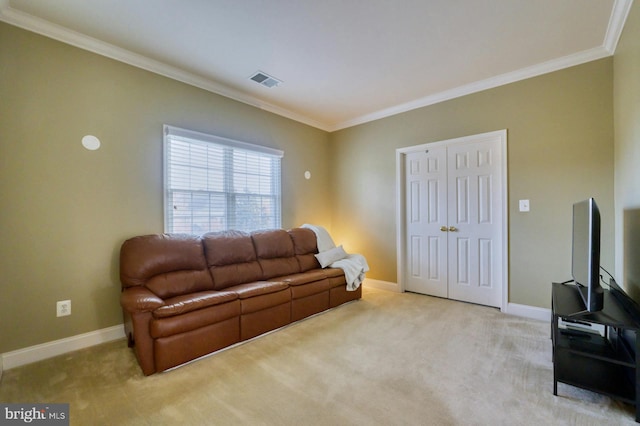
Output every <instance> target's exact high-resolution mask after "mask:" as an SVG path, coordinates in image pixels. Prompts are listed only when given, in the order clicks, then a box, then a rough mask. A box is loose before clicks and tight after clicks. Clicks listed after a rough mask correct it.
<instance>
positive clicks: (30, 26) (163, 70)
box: [0, 0, 633, 132]
mask: <svg viewBox="0 0 640 426" xmlns="http://www.w3.org/2000/svg"><path fill="white" fill-rule="evenodd" d="M632 3H633V0H614V5H613V9H612V12H611V17H610V19H609V25H608V27H607V33H606V35H605V38H604V41H603V44H602V46H600V47H597V48H593V49H589V50H585V51H583V52H578V53H576V54H573V55H569V56H565V57H563V58H558V59H554V60H551V61H547V62H544V63H541V64H537V65H533V66H531V67H526V68H523V69H520V70H517V71H514V72H510V73H506V74H502V75H499V76H496V77H491V78H488V79H485V80H481V81H477V82H473V83H470V84H466V85H463V86H459V87H456V88H453V89H450V90H445V91H442V92H439V93H435V94H432V95H429V96H425V97H423V98H420V99H416V100H413V101H410V102H406V103H403V104H400V105H396V106H393V107H390V108H385V109H382V110H379V111H376V112H373V113H370V114H366V115H362V116H360V117H356V118H353V119H351V120H346V121H343V122H338V123H326V122H321V121H318V120H315V119H312V118H310V117H308V116H306V115H302V114H298V113H296V112H293V111H291V110H289V109H286V108H282V107H279V106H277V105H274V104H271V103H268V102H265V101H263V100H261V99H259V98H256V97H253V96H250V95H247V94H246V93H243V92H240V91H238V90H234V89H232V88H230V87H228V86H225V85H223V84H220V83H218V82H216V81H214V80H212V79H208V78H204V77H202V76H199V75H196V74H194V73H191V72H188V71H185V70H182V69H180V68H178V67H174V66H171V65H168V64H165V63H163V62H160V61H156V60H154V59H151V58H148V57H146V56H143V55H140V54H137V53H133V52H131V51H129V50H126V49H122V48H120V47H117V46H114V45H112V44H109V43H105V42H103V41H100V40H98V39H95V38H93V37H89V36H86V35H84V34H81V33H78V32H75V31H72V30H69V29H68V28H65V27H62V26H60V25H57V24H54V23H52V22H49V21H46V20H44V19H40V18H38V17H35V16H33V15H30V14H27V13H24V12H21V11H19V10H16V9H13V8H11V5H10V4H9V0H0V21H4V22H6V23H8V24H11V25H14V26H17V27H20V28H23V29H25V30H28V31H32V32H35V33H37V34H40V35H43V36H45V37H49V38H52V39H54V40H58V41H61V42H63V43H66V44H70V45H72V46H75V47H78V48H80V49H84V50H88V51H90V52H93V53H96V54H98V55H102V56H106V57H108V58H111V59H114V60H117V61H120V62H124V63H126V64H129V65H132V66H134V67H137V68H141V69H144V70H146V71H150V72H153V73H155V74H159V75H162V76H164V77H168V78H171V79H173V80H177V81H180V82H183V83H186V84H189V85H191V86H195V87H198V88H200V89H203V90H206V91H209V92H212V93H216V94H218V95H221V96H224V97H226V98H229V99H233V100H236V101H238V102H242V103H245V104H248V105H251V106H253V107H256V108H259V109H262V110H265V111H268V112H271V113H274V114H277V115H279V116H282V117H285V118H289V119H291V120H294V121H297V122H300V123H303V124H307V125H309V126H311V127H315V128H318V129H320V130H324V131H327V132H334V131H337V130H342V129H346V128H348V127H353V126H357V125H360V124H364V123H368V122H370V121H375V120H379V119H381V118H386V117H390V116H393V115H396V114H400V113H403V112H407V111H411V110H414V109H418V108H422V107H426V106H429V105H434V104H437V103H440V102H444V101H447V100H451V99H454V98H458V97H461V96H466V95H470V94H472V93H476V92H480V91H483V90H487V89H492V88H495V87H498V86H502V85H505V84H509V83H514V82H516V81H520V80H524V79H527V78H532V77H536V76H539V75H543V74H547V73H550V72H554V71H558V70H561V69H564V68H569V67H572V66H575V65H580V64H583V63H586V62H590V61H594V60H597V59H601V58H604V57H607V56H611V55H613V54H614V53H615V49H616V47H617V44H618V41H619V39H620V36H621V34H622V30H623V28H624V24H625V22H626V19H627V16H628V15H629V11H630V10H631V5H632Z"/></svg>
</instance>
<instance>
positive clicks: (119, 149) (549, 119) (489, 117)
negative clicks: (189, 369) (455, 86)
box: [0, 7, 638, 353]
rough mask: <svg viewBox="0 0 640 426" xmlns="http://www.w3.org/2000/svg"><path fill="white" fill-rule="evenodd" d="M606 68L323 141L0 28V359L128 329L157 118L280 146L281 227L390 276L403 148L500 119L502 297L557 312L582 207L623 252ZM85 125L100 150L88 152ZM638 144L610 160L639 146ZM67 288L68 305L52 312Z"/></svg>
mask: <svg viewBox="0 0 640 426" xmlns="http://www.w3.org/2000/svg"><path fill="white" fill-rule="evenodd" d="M635 9H637V7H635ZM636 22H637V20H636ZM636 28H637V27H636ZM625 32H626V30H625ZM636 52H637V48H636ZM636 58H637V56H636ZM612 63H613V60H612V59H611V58H609V59H604V60H600V61H596V62H593V63H589V64H585V65H582V66H578V67H574V68H570V69H567V70H563V71H560V72H556V73H552V74H548V75H545V76H541V77H538V78H534V79H530V80H526V81H522V82H518V83H514V84H510V85H507V86H503V87H500V88H496V89H492V90H488V91H484V92H481V93H477V94H474V95H470V96H465V97H463V98H460V99H455V100H452V101H448V102H444V103H441V104H438V105H434V106H431V107H426V108H422V109H419V110H415V111H411V112H407V113H404V114H400V115H397V116H394V117H390V118H387V119H383V120H378V121H375V122H372V123H368V124H364V125H361V126H357V127H354V128H350V129H346V130H343V131H339V132H336V133H334V134H330V135H329V134H327V133H325V132H323V131H320V130H317V129H313V128H311V127H308V126H305V125H303V124H299V123H295V122H293V121H291V120H288V119H285V118H282V117H278V116H276V115H273V114H270V113H267V112H265V111H261V110H260V109H257V108H254V107H251V106H248V105H245V104H242V103H239V102H235V101H232V100H229V99H226V98H224V97H221V96H217V95H214V94H211V93H208V92H206V91H203V90H200V89H197V88H193V87H190V86H188V85H185V84H182V83H179V82H175V81H172V80H170V79H167V78H164V77H160V76H158V75H155V74H152V73H149V72H146V71H143V70H140V69H137V68H134V67H131V66H128V65H125V64H122V63H119V62H116V61H113V60H110V59H107V58H104V57H101V56H98V55H95V54H92V53H89V52H86V51H82V50H79V49H76V48H74V47H71V46H68V45H65V44H62V43H59V42H56V41H53V40H50V39H47V38H44V37H41V36H38V35H36V34H33V33H30V32H27V31H23V30H20V29H17V28H15V27H12V26H9V25H7V24H4V23H0V99H2V101H1V102H0V194H1V195H2V209H0V235H1V236H2V238H0V271H2V273H1V274H0V289H1V292H2V294H1V296H2V297H0V324H2V327H1V328H0V353H2V352H7V351H12V350H15V349H20V348H24V347H28V346H31V345H35V344H39V343H44V342H48V341H52V340H56V339H60V338H64V337H68V336H73V335H77V334H79V333H83V332H88V331H93V330H97V329H101V328H105V327H109V326H112V325H116V324H119V323H120V322H121V312H120V308H119V305H118V302H117V300H118V295H119V286H120V284H119V279H118V259H117V256H118V250H119V246H120V244H121V243H122V241H123V240H124V239H126V238H128V237H130V236H133V235H139V234H143V233H152V232H161V231H162V138H161V128H162V124H171V125H174V126H179V127H184V128H189V129H193V130H198V131H203V132H208V133H212V134H216V135H219V136H223V137H228V138H233V139H238V140H243V141H247V142H251V143H257V144H263V145H266V146H270V147H274V148H277V149H282V150H284V151H285V157H284V160H283V193H284V200H283V226H284V227H292V226H297V225H300V224H301V223H304V222H311V223H320V224H324V225H325V226H327V227H328V228H330V230H331V231H332V233H333V235H334V237H335V239H336V240H337V242H339V243H343V244H344V245H345V248H346V249H347V250H348V251H353V252H361V253H364V254H365V255H366V256H367V259H368V260H369V263H370V265H371V267H372V270H371V272H370V274H369V275H368V276H369V277H371V278H374V279H379V280H384V281H391V282H395V280H396V264H395V262H396V247H395V241H396V235H395V229H396V228H395V226H396V225H395V220H396V218H395V199H396V195H395V150H396V149H397V148H400V147H407V146H411V145H417V144H422V143H425V142H430V141H439V140H443V139H450V138H454V137H459V136H465V135H470V134H476V133H482V132H487V131H493V130H499V129H507V130H508V138H509V141H508V157H509V160H508V166H509V216H510V217H509V220H510V227H509V241H510V256H509V258H510V286H511V289H510V290H511V291H510V301H511V302H514V303H522V304H527V305H534V306H543V307H548V306H549V297H550V281H552V280H560V279H564V278H565V277H568V275H569V273H570V271H569V257H570V232H571V231H570V221H571V219H570V204H571V203H572V202H574V201H577V200H579V199H583V198H586V197H588V196H595V197H596V199H597V200H598V203H599V204H600V207H601V210H602V213H603V219H604V223H603V225H604V226H603V230H604V232H603V235H604V241H603V248H604V250H603V251H604V252H605V253H606V254H605V255H604V256H603V263H604V264H605V265H609V264H612V263H613V238H612V237H610V235H612V230H613V219H612V218H613V174H614V173H613V115H612V110H613V106H612V92H613V89H612V86H613V70H612V68H613V67H612ZM636 64H637V59H636ZM636 75H637V73H636ZM616 76H617V74H616ZM630 78H631V77H629V76H627V77H625V78H624V79H623V81H624V83H623V84H629V83H627V81H628V80H629V79H630ZM635 93H636V94H637V91H636V92H635ZM636 99H637V98H636ZM616 105H617V104H616ZM633 117H635V118H634V119H635V122H636V125H637V122H638V120H637V111H636V115H635V116H633ZM632 122H633V121H631V122H630V123H632ZM617 125H618V122H616V126H617ZM630 125H631V124H629V122H628V124H627V125H626V126H625V128H629V126H630ZM616 131H618V127H616ZM636 133H637V132H636ZM85 134H94V135H96V136H98V137H100V139H101V140H102V143H103V146H102V148H101V149H100V150H98V151H96V152H90V151H87V150H85V149H84V148H82V146H81V144H80V139H81V137H82V136H83V135H85ZM636 136H637V135H636ZM633 140H635V142H634V144H635V145H633V144H632V145H631V147H627V148H625V149H624V150H623V153H622V154H620V151H618V152H617V155H618V158H619V157H621V156H622V157H625V156H626V155H629V154H633V153H635V154H637V137H636V138H635V139H633ZM633 146H635V151H633ZM625 158H626V157H625ZM634 158H635V159H638V155H635V157H634ZM305 170H310V171H311V172H312V175H313V177H312V179H311V180H310V181H306V180H305V179H304V178H303V173H304V171H305ZM625 170H627V172H626V175H628V174H631V173H632V170H633V167H631V166H627V168H626V169H625ZM635 173H637V171H636V172H635ZM626 175H625V176H626ZM626 179H627V180H629V181H633V180H634V179H636V180H637V175H635V176H628V177H627V178H626ZM616 188H618V186H616ZM520 198H527V199H530V200H531V208H532V210H531V212H530V213H527V214H523V213H519V212H517V202H518V199H520ZM636 201H637V200H636ZM62 299H71V300H72V304H73V306H72V309H73V315H71V316H70V317H65V318H55V302H56V301H57V300H62Z"/></svg>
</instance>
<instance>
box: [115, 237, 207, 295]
mask: <svg viewBox="0 0 640 426" xmlns="http://www.w3.org/2000/svg"><path fill="white" fill-rule="evenodd" d="M120 281H121V282H122V286H123V287H133V286H145V287H147V288H148V289H149V290H151V291H152V292H153V293H155V294H156V295H158V296H159V297H161V298H163V299H166V298H169V297H175V296H179V295H182V294H188V293H194V292H198V291H207V290H213V281H212V280H211V276H210V275H209V271H208V270H207V264H206V262H205V257H204V250H203V246H202V240H201V239H200V237H198V236H194V235H185V234H155V235H143V236H139V237H134V238H131V239H128V240H127V241H125V242H124V243H123V244H122V247H121V248H120Z"/></svg>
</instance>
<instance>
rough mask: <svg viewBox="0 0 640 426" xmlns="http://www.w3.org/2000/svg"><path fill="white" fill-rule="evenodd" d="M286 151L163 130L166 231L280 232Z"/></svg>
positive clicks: (168, 129) (165, 127)
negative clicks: (281, 176) (283, 159)
mask: <svg viewBox="0 0 640 426" xmlns="http://www.w3.org/2000/svg"><path fill="white" fill-rule="evenodd" d="M282 156H283V153H282V151H279V150H275V149H271V148H267V147H263V146H259V145H252V144H247V143H244V142H240V141H234V140H231V139H226V138H221V137H217V136H213V135H207V134H204V133H199V132H194V131H190V130H185V129H179V128H177V127H172V126H164V160H165V161H164V165H165V202H164V205H165V232H171V233H190V234H203V233H205V232H210V231H222V230H227V229H236V230H241V231H252V230H256V229H266V228H280V226H281V206H280V203H281V195H280V192H281V185H280V162H281V158H282Z"/></svg>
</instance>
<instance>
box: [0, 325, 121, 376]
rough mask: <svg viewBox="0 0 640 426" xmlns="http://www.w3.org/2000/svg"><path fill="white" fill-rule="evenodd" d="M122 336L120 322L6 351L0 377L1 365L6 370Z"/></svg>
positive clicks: (1, 361) (0, 359)
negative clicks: (111, 325)
mask: <svg viewBox="0 0 640 426" xmlns="http://www.w3.org/2000/svg"><path fill="white" fill-rule="evenodd" d="M124 337H125V334H124V326H123V325H122V324H120V325H114V326H113V327H108V328H103V329H101V330H96V331H91V332H89V333H84V334H78V335H77V336H71V337H67V338H65V339H60V340H54V341H53V342H47V343H43V344H40V345H35V346H30V347H28V348H24V349H18V350H17V351H12V352H7V353H4V354H2V356H0V377H1V375H2V366H3V365H4V367H5V368H6V369H7V370H9V369H11V368H15V367H20V366H22V365H26V364H31V363H32V362H37V361H42V360H43V359H47V358H53V357H54V356H58V355H63V354H66V353H69V352H73V351H77V350H78V349H84V348H88V347H90V346H94V345H99V344H100V343H106V342H110V341H112V340H118V339H123V338H124Z"/></svg>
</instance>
